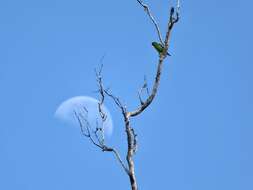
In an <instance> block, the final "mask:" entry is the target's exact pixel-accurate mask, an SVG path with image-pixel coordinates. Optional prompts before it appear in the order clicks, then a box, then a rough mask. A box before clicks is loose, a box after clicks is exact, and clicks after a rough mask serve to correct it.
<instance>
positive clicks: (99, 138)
mask: <svg viewBox="0 0 253 190" xmlns="http://www.w3.org/2000/svg"><path fill="white" fill-rule="evenodd" d="M137 3H138V4H139V5H140V6H141V7H142V8H143V9H144V11H145V12H146V13H147V15H148V18H149V19H150V20H151V21H152V24H153V25H154V27H155V30H156V33H157V35H158V39H159V43H160V44H161V45H162V47H163V51H162V52H160V53H159V55H158V65H157V71H156V75H155V77H154V83H153V86H152V90H151V92H149V89H148V85H147V82H146V79H145V80H144V84H143V86H142V87H141V88H140V90H139V91H138V97H139V100H140V105H139V106H137V108H136V109H135V110H131V111H129V110H128V109H127V106H126V105H124V104H123V103H122V102H121V100H120V99H119V98H118V97H117V96H115V95H113V94H112V93H111V92H110V90H109V89H107V88H105V87H104V83H103V78H102V68H103V65H101V67H100V68H99V69H98V70H95V71H96V72H95V73H96V80H97V84H98V93H99V96H100V100H99V103H98V111H99V114H100V115H99V116H100V119H101V120H102V124H100V125H99V124H98V122H97V126H96V127H95V129H94V127H91V124H90V123H89V121H88V119H87V117H86V115H87V114H89V110H87V109H86V108H85V107H84V108H83V110H79V111H75V116H76V118H77V120H78V122H79V125H80V128H81V133H82V135H83V136H84V137H87V138H88V139H89V140H90V141H91V142H92V144H94V145H95V146H96V147H98V148H99V149H101V150H102V151H103V152H112V153H113V154H114V155H115V157H116V159H117V160H118V162H119V163H120V165H121V166H122V168H123V169H124V171H125V173H126V174H127V175H128V177H129V180H130V184H131V189H132V190H138V186H137V180H136V176H135V165H134V160H133V157H134V155H135V153H136V151H137V138H136V136H137V135H136V133H135V131H134V128H133V127H132V126H131V122H130V118H132V117H136V116H138V115H140V114H141V113H142V112H143V111H144V110H145V109H146V108H147V107H149V106H150V104H151V103H152V101H153V100H154V98H155V96H156V94H157V90H158V87H159V84H160V78H161V74H162V66H163V62H164V60H165V58H166V57H167V52H168V49H169V45H170V38H171V32H172V29H173V27H174V25H175V24H176V23H177V22H178V21H179V9H180V4H179V0H177V6H176V8H174V7H171V8H170V12H169V18H168V23H167V31H166V33H165V34H166V35H165V38H164V39H163V37H162V34H161V31H160V28H159V26H158V24H157V22H156V20H155V18H154V16H153V15H152V13H151V11H150V8H149V6H148V5H147V4H146V3H144V2H143V1H142V0H137ZM145 91H146V93H147V94H148V97H147V98H146V99H145V100H143V99H142V97H141V95H142V93H143V92H145ZM106 97H109V98H111V99H112V100H113V101H114V103H115V104H116V106H117V107H118V108H119V110H120V112H121V113H122V116H123V119H124V123H125V132H126V137H127V153H126V163H125V162H124V160H123V159H122V158H121V156H120V154H119V152H118V151H117V150H116V149H115V148H113V147H111V146H108V145H107V144H106V143H105V135H104V123H105V121H106V119H107V115H106V113H105V112H104V110H103V104H104V100H105V98H106Z"/></svg>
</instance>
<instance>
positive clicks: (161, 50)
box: [152, 42, 171, 56]
mask: <svg viewBox="0 0 253 190" xmlns="http://www.w3.org/2000/svg"><path fill="white" fill-rule="evenodd" d="M152 46H153V47H154V48H155V49H156V51H157V52H158V53H159V54H160V53H162V52H163V49H164V47H163V45H162V44H160V43H158V42H152ZM167 55H168V56H171V55H170V54H169V53H168V52H167Z"/></svg>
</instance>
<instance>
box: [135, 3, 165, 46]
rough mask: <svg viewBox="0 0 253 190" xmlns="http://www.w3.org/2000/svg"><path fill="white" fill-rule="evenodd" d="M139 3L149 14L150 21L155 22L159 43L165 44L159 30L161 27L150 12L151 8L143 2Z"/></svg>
mask: <svg viewBox="0 0 253 190" xmlns="http://www.w3.org/2000/svg"><path fill="white" fill-rule="evenodd" d="M137 2H138V3H139V4H140V5H141V6H142V7H143V8H144V11H145V12H146V13H147V14H148V16H149V18H150V20H151V21H152V22H153V24H154V26H155V29H156V31H157V35H158V38H159V41H160V43H161V44H162V45H164V44H163V40H162V34H161V32H160V29H159V26H158V24H157V22H156V20H155V18H154V16H153V15H152V13H151V11H150V8H149V6H148V5H147V4H145V3H144V2H143V1H142V0H137Z"/></svg>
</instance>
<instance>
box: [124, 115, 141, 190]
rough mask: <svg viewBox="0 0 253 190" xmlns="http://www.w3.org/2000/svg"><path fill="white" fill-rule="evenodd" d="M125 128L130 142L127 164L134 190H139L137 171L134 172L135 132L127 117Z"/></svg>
mask: <svg viewBox="0 0 253 190" xmlns="http://www.w3.org/2000/svg"><path fill="white" fill-rule="evenodd" d="M125 127H126V133H127V142H128V150H127V157H126V159H127V163H128V168H129V173H128V176H129V179H130V183H131V188H132V190H138V188H137V181H136V177H135V170H134V161H133V155H134V150H135V146H136V144H135V134H134V130H133V129H132V128H131V126H130V121H129V118H128V117H126V115H125Z"/></svg>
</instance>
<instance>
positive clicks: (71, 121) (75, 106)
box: [55, 96, 113, 137]
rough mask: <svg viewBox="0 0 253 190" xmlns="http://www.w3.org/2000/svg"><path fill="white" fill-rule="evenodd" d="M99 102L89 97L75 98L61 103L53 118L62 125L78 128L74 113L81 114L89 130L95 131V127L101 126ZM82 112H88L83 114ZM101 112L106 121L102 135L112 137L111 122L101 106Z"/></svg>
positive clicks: (109, 116)
mask: <svg viewBox="0 0 253 190" xmlns="http://www.w3.org/2000/svg"><path fill="white" fill-rule="evenodd" d="M98 103H99V101H98V100H96V99H95V98H92V97H89V96H76V97H72V98H69V99H67V100H66V101H64V102H62V103H61V104H60V105H59V107H58V108H57V110H56V112H55V117H56V118H57V119H59V120H61V121H62V122H64V123H67V124H68V125H72V126H78V127H80V126H79V122H78V119H77V118H76V115H75V112H76V113H79V114H82V116H84V117H85V119H86V120H87V121H88V122H89V124H90V126H91V129H93V130H95V129H96V126H97V124H98V126H100V127H101V126H102V123H103V122H102V118H101V117H100V114H99V110H98ZM84 110H87V111H88V112H85V113H84ZM102 110H103V112H104V113H105V114H106V120H105V121H104V123H103V129H104V133H105V135H106V136H107V137H110V136H111V135H112V131H113V122H112V117H111V114H110V112H109V110H108V109H107V108H106V107H105V106H104V105H103V106H102Z"/></svg>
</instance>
